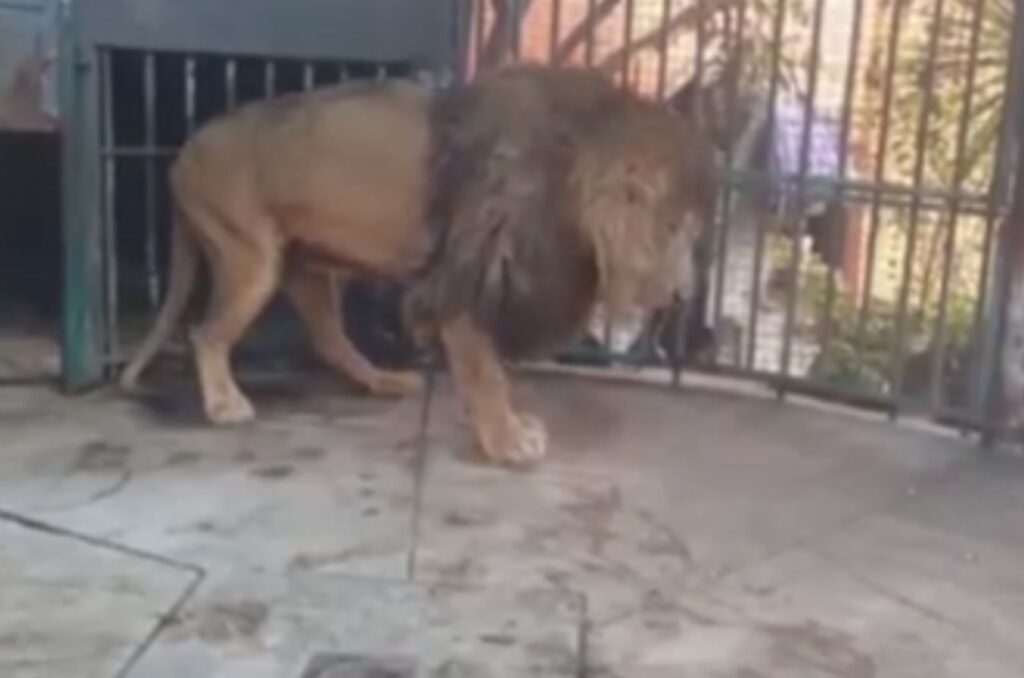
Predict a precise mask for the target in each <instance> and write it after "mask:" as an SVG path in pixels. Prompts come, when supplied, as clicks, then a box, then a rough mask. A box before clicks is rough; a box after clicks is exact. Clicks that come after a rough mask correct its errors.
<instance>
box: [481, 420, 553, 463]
mask: <svg viewBox="0 0 1024 678" xmlns="http://www.w3.org/2000/svg"><path fill="white" fill-rule="evenodd" d="M481 443H482V447H483V450H484V453H485V454H486V455H487V456H488V457H489V458H490V459H491V460H492V461H495V462H498V463H500V464H508V465H510V466H530V465H533V464H536V463H537V462H539V461H541V460H542V459H543V458H544V456H545V455H546V454H547V450H548V433H547V428H546V427H545V426H544V422H542V421H541V420H540V419H538V418H537V417H534V416H532V415H528V414H526V415H518V416H517V415H514V414H510V415H509V419H508V420H507V421H506V422H505V425H504V426H503V427H502V430H501V431H498V432H497V435H493V436H486V435H485V436H483V439H482V441H481Z"/></svg>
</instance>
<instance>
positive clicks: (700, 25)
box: [693, 0, 746, 96]
mask: <svg viewBox="0 0 1024 678" xmlns="http://www.w3.org/2000/svg"><path fill="white" fill-rule="evenodd" d="M744 4H746V3H744ZM694 6H695V7H696V8H697V30H696V38H697V39H696V40H694V50H695V53H694V55H693V77H694V80H695V81H696V82H697V83H698V84H700V83H703V82H704V48H705V47H706V46H707V27H706V26H705V25H704V21H705V19H706V17H705V15H704V7H705V0H694ZM699 91H700V89H699V88H698V92H699ZM698 96H699V94H698Z"/></svg>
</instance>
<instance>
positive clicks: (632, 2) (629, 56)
mask: <svg viewBox="0 0 1024 678" xmlns="http://www.w3.org/2000/svg"><path fill="white" fill-rule="evenodd" d="M622 12H623V14H624V16H623V19H622V86H623V87H628V86H629V84H630V81H631V80H632V77H631V76H632V74H631V73H630V72H629V69H630V66H632V65H633V15H634V14H635V13H636V0H625V2H623V4H622Z"/></svg>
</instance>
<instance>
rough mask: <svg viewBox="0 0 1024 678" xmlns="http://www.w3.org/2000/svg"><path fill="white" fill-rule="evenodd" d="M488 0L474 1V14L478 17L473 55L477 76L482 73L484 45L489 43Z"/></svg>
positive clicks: (474, 72)
mask: <svg viewBox="0 0 1024 678" xmlns="http://www.w3.org/2000/svg"><path fill="white" fill-rule="evenodd" d="M485 2H486V0H476V1H475V2H473V14H474V17H473V18H474V19H476V21H475V24H476V28H475V29H474V32H475V33H476V50H475V55H474V57H473V75H474V76H476V75H478V74H479V73H480V65H481V63H483V59H484V45H485V44H486V43H487V7H486V5H485V4H484V3H485Z"/></svg>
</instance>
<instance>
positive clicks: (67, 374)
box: [58, 2, 105, 392]
mask: <svg viewBox="0 0 1024 678" xmlns="http://www.w3.org/2000/svg"><path fill="white" fill-rule="evenodd" d="M75 8H76V5H75V4H74V3H70V2H62V3H61V5H60V8H59V10H58V17H59V19H58V20H59V23H60V35H61V40H60V58H59V65H58V69H59V70H58V72H59V82H60V85H59V98H60V112H61V117H62V118H63V119H64V120H65V121H66V126H65V128H64V132H63V136H62V139H61V143H62V149H61V150H62V159H61V174H62V176H61V184H62V188H61V190H62V198H63V200H62V202H63V204H62V206H61V212H62V215H61V217H62V228H63V231H64V257H63V259H64V261H63V267H64V285H63V287H64V295H63V308H62V314H61V315H62V319H61V380H62V383H63V387H64V389H65V391H68V392H76V391H81V390H84V389H87V388H89V387H92V386H95V385H97V384H99V383H100V381H101V380H102V378H103V349H102V347H103V344H104V343H105V342H104V340H103V312H102V305H103V304H102V300H103V270H102V265H101V262H102V237H101V232H100V214H99V202H98V198H99V185H98V179H99V177H100V171H99V170H100V167H99V164H98V160H99V157H100V153H99V135H98V132H99V96H98V91H97V89H98V88H97V85H98V83H97V77H96V76H97V59H96V53H95V51H94V50H92V49H91V47H89V48H86V47H84V46H83V45H82V44H80V42H79V40H78V34H77V30H76V10H75Z"/></svg>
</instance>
